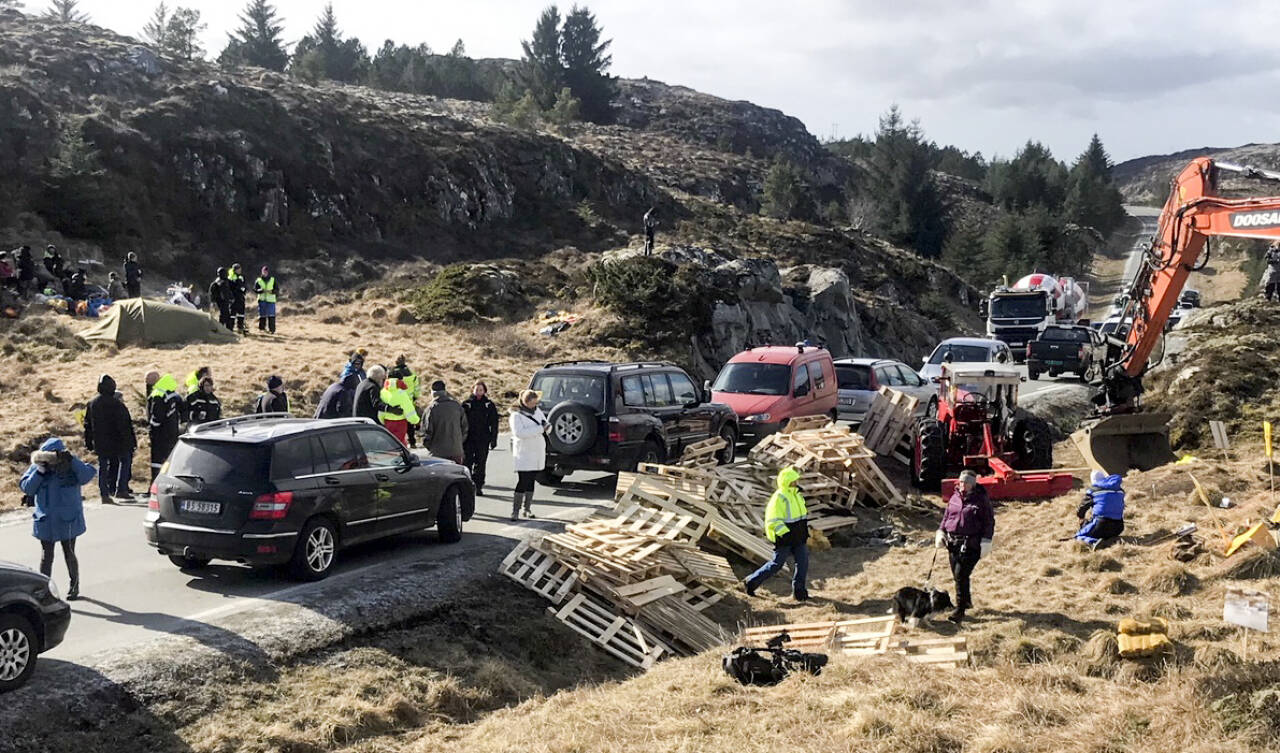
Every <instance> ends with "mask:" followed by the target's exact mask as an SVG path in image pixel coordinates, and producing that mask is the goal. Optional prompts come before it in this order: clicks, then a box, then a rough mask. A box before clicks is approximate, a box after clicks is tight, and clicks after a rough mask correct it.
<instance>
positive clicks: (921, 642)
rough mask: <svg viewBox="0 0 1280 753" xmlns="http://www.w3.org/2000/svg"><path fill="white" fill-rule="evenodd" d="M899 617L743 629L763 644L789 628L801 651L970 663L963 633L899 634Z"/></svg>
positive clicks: (747, 638)
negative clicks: (924, 635) (939, 634)
mask: <svg viewBox="0 0 1280 753" xmlns="http://www.w3.org/2000/svg"><path fill="white" fill-rule="evenodd" d="M898 627H899V624H898V618H897V617H896V616H895V615H892V614H890V615H886V616H884V617H863V618H858V619H852V620H840V621H832V622H811V623H804V624H795V625H762V626H757V627H750V628H747V629H745V630H743V631H742V641H743V643H745V644H747V645H755V646H763V645H765V643H767V642H768V641H769V639H771V638H773V637H774V636H776V635H778V634H780V633H782V632H784V631H785V632H786V633H787V635H789V636H790V637H791V640H790V641H789V642H787V644H786V647H787V648H791V649H796V650H797V651H817V652H823V653H835V654H840V655H843V656H884V655H899V656H904V657H906V660H907V661H908V662H911V663H914V664H930V665H933V666H937V667H946V668H955V667H960V666H963V665H965V664H967V663H968V661H969V651H968V644H967V641H966V640H965V638H964V637H963V636H956V637H953V638H938V637H932V638H913V637H910V636H905V635H901V634H899V633H898V632H897V631H898Z"/></svg>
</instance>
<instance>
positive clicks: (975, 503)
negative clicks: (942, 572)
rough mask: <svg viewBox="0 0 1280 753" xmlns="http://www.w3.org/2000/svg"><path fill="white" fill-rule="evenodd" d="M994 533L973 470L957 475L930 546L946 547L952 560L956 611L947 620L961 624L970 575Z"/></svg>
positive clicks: (993, 522)
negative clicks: (958, 482) (954, 486)
mask: <svg viewBox="0 0 1280 753" xmlns="http://www.w3.org/2000/svg"><path fill="white" fill-rule="evenodd" d="M995 533H996V512H995V508H993V507H992V506H991V500H990V499H989V498H988V497H987V490H986V489H984V488H982V485H981V484H979V483H978V475H977V474H976V473H974V472H973V471H963V472H961V474H960V484H959V485H958V486H957V487H956V490H955V491H954V492H952V493H951V499H950V500H948V501H947V509H946V510H945V511H944V512H943V513H942V525H940V526H938V533H937V534H936V535H934V537H933V545H934V546H935V547H937V548H939V549H941V548H942V547H943V546H945V547H946V548H947V555H948V556H949V557H950V559H951V576H952V577H953V578H954V579H955V582H956V611H954V612H952V613H951V616H950V617H948V618H947V619H949V620H951V621H952V622H954V623H956V624H957V625H958V624H960V622H961V621H963V620H964V613H965V611H966V610H968V609H971V608H972V607H973V601H972V600H971V599H970V597H969V576H970V575H972V574H973V568H974V566H976V565H977V564H978V560H980V559H982V558H983V557H985V556H987V553H988V552H990V551H991V541H992V539H993V538H995Z"/></svg>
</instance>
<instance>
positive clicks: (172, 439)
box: [147, 369, 187, 481]
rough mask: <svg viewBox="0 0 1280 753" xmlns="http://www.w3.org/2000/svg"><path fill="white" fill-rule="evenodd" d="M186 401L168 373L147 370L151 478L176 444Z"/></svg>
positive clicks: (156, 474) (157, 474)
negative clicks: (162, 373)
mask: <svg viewBox="0 0 1280 753" xmlns="http://www.w3.org/2000/svg"><path fill="white" fill-rule="evenodd" d="M186 407H187V406H186V403H184V402H183V401H182V396H181V395H179V394H178V380H177V379H174V378H173V375H172V374H164V375H161V374H160V372H159V371H157V370H155V369H153V370H151V371H149V372H147V426H148V428H149V430H150V439H151V480H152V481H155V480H156V476H159V475H160V467H161V466H163V465H164V462H165V461H166V460H168V459H169V453H171V452H173V448H174V447H175V446H177V444H178V435H179V434H181V433H182V420H183V418H184V414H185V412H186Z"/></svg>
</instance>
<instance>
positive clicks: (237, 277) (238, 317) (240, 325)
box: [227, 262, 249, 335]
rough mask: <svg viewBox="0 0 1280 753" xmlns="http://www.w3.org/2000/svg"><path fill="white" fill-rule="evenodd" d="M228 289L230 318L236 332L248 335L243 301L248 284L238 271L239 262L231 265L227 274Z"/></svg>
mask: <svg viewBox="0 0 1280 753" xmlns="http://www.w3.org/2000/svg"><path fill="white" fill-rule="evenodd" d="M227 282H228V283H230V285H229V286H228V289H229V290H230V291H231V298H230V300H231V318H232V319H233V320H234V321H235V325H236V331H237V332H239V333H240V334H242V335H247V334H249V330H248V329H247V328H245V326H244V299H245V296H247V295H248V294H249V284H248V283H247V282H245V279H244V272H242V271H241V270H240V262H236V263H235V264H232V265H231V271H230V272H227Z"/></svg>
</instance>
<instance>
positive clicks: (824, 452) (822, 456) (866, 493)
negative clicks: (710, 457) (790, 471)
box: [748, 424, 904, 506]
mask: <svg viewBox="0 0 1280 753" xmlns="http://www.w3.org/2000/svg"><path fill="white" fill-rule="evenodd" d="M748 457H749V458H750V459H751V460H753V461H755V462H757V463H759V464H761V465H764V466H766V467H769V468H775V469H778V468H783V467H785V466H788V465H790V466H794V467H795V468H796V469H797V470H799V471H801V472H802V473H804V472H815V473H821V474H822V475H824V476H827V477H828V478H831V479H833V480H835V481H836V482H837V483H838V484H840V486H842V487H844V488H848V489H852V490H853V491H854V492H855V493H856V494H857V495H858V499H857V501H858V502H859V503H860V504H864V505H871V506H879V505H894V504H901V503H902V502H903V500H904V497H903V494H902V492H900V491H898V488H897V487H896V486H894V485H893V483H892V482H891V481H889V479H888V478H887V477H886V476H885V475H884V473H883V472H882V471H881V470H880V468H879V467H878V466H877V465H876V463H875V453H874V452H872V451H871V450H870V449H869V448H868V447H867V445H866V444H865V443H864V442H863V440H862V437H861V435H859V434H855V433H853V432H852V431H850V430H849V427H847V426H837V425H835V424H828V425H826V426H823V427H821V428H817V429H803V430H800V431H792V432H786V433H779V434H773V435H770V436H768V437H765V438H764V440H762V441H761V442H760V444H758V445H756V446H755V447H754V448H752V450H751V452H750V453H749V454H748Z"/></svg>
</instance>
